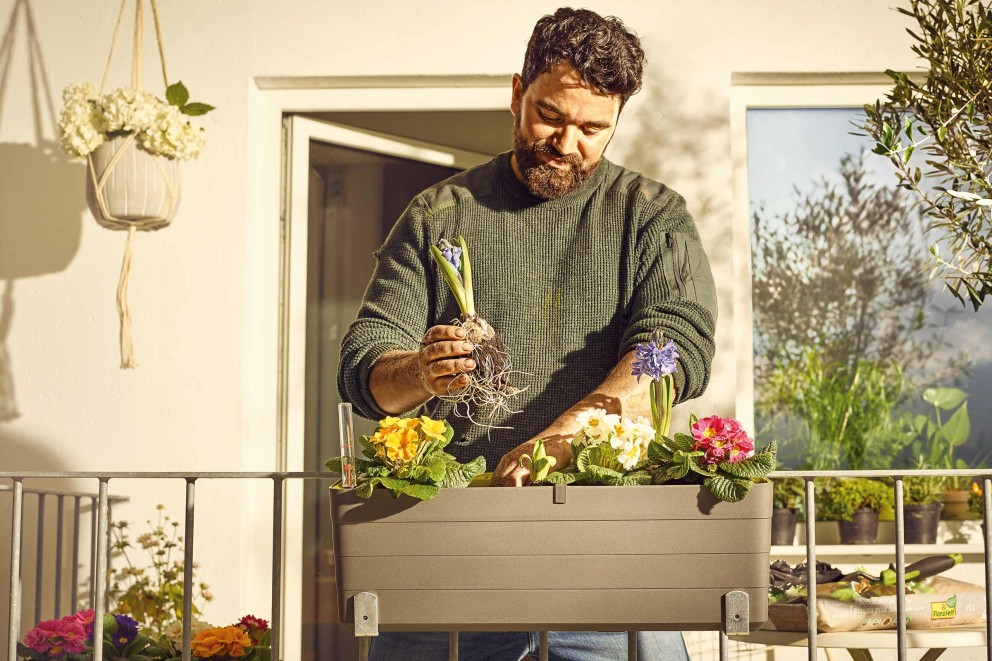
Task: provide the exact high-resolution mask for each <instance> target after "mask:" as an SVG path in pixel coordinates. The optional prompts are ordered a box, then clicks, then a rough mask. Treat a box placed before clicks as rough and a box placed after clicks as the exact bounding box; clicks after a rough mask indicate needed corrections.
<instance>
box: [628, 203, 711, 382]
mask: <svg viewBox="0 0 992 661" xmlns="http://www.w3.org/2000/svg"><path fill="white" fill-rule="evenodd" d="M636 254H637V256H638V259H637V269H636V271H635V282H634V294H633V299H632V305H631V311H630V317H629V322H628V323H627V327H626V329H625V332H624V337H623V342H622V343H621V351H620V355H621V356H623V355H624V354H626V353H627V352H628V351H631V350H633V349H634V347H635V346H636V345H637V344H638V343H641V342H647V341H648V340H649V339H650V338H651V333H652V331H655V330H659V331H661V332H662V333H663V334H664V337H665V340H666V341H667V340H674V342H675V346H676V348H677V350H678V353H679V360H678V371H677V372H676V373H675V387H676V391H677V401H679V402H682V401H685V400H688V399H693V398H695V397H698V396H700V395H701V394H703V391H704V390H705V389H706V384H707V383H708V382H709V379H710V371H711V367H712V363H713V355H714V353H715V348H716V347H715V342H714V334H715V331H716V315H717V303H716V287H715V284H714V282H713V274H712V273H711V271H710V264H709V260H708V259H707V258H706V253H705V252H704V251H703V246H702V244H701V243H700V241H699V235H698V233H697V232H696V227H695V223H694V222H693V220H692V217H691V216H690V215H689V212H688V211H687V210H686V207H685V200H684V199H683V198H682V196H680V195H678V194H677V193H675V192H674V191H672V190H670V189H665V190H664V192H663V193H661V194H660V195H659V197H658V199H657V200H653V201H650V202H649V203H648V204H647V205H646V210H645V212H644V223H643V224H642V225H641V228H640V231H639V232H638V236H637V247H636Z"/></svg>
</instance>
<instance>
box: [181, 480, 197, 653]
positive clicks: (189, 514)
mask: <svg viewBox="0 0 992 661" xmlns="http://www.w3.org/2000/svg"><path fill="white" fill-rule="evenodd" d="M195 497H196V478H195V477H188V478H186V521H185V526H184V528H183V544H184V545H185V546H184V547H183V661H190V659H191V658H192V652H191V651H190V646H191V643H192V637H193V521H194V511H195V508H196V504H195Z"/></svg>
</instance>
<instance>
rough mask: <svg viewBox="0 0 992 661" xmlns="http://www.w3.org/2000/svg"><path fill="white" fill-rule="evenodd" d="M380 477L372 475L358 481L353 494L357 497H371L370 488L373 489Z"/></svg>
mask: <svg viewBox="0 0 992 661" xmlns="http://www.w3.org/2000/svg"><path fill="white" fill-rule="evenodd" d="M379 480H380V478H378V477H373V478H371V479H369V480H367V481H365V482H360V483H359V484H358V486H357V487H355V495H356V496H358V497H359V498H371V497H372V490H373V489H375V485H376V484H378V483H379Z"/></svg>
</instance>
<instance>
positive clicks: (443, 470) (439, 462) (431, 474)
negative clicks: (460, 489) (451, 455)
mask: <svg viewBox="0 0 992 661" xmlns="http://www.w3.org/2000/svg"><path fill="white" fill-rule="evenodd" d="M423 467H424V468H426V469H427V472H428V476H427V477H428V479H430V481H431V482H434V483H435V484H440V483H441V481H442V480H443V479H444V476H445V475H446V474H447V472H448V462H447V461H446V460H445V458H444V457H442V456H441V453H440V452H437V453H435V454H433V455H431V456H429V457H427V459H426V460H424V463H423Z"/></svg>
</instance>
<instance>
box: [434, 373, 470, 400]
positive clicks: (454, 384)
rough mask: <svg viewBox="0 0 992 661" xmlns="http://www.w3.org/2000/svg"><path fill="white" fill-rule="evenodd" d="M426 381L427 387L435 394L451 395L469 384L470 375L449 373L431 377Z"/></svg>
mask: <svg viewBox="0 0 992 661" xmlns="http://www.w3.org/2000/svg"><path fill="white" fill-rule="evenodd" d="M426 383H427V387H428V388H429V389H430V391H431V392H433V393H434V394H435V395H450V394H451V393H453V392H455V391H458V390H461V389H462V388H464V387H465V386H467V385H468V376H466V375H465V374H458V375H456V376H451V375H450V374H448V375H445V376H438V377H432V378H429V379H427V381H426Z"/></svg>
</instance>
